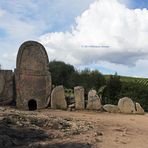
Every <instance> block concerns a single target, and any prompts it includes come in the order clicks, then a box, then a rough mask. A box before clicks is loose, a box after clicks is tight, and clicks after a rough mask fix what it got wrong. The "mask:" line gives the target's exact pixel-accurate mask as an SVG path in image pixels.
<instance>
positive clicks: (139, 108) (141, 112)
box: [135, 102, 144, 115]
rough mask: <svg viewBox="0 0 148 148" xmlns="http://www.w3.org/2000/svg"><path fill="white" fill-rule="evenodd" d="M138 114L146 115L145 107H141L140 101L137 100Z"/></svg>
mask: <svg viewBox="0 0 148 148" xmlns="http://www.w3.org/2000/svg"><path fill="white" fill-rule="evenodd" d="M135 113H136V114H139V115H144V109H143V108H142V107H141V105H140V104H139V103H137V102H136V112H135Z"/></svg>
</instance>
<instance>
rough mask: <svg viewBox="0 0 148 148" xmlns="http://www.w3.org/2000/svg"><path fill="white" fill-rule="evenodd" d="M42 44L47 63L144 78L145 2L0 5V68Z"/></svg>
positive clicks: (45, 0)
mask: <svg viewBox="0 0 148 148" xmlns="http://www.w3.org/2000/svg"><path fill="white" fill-rule="evenodd" d="M28 40H35V41H38V42H40V43H42V44H43V45H44V46H45V48H46V50H47V53H48V57H49V60H50V61H51V60H61V61H64V62H66V63H69V64H72V65H74V66H75V67H76V68H77V69H84V68H85V67H88V68H90V69H92V70H93V69H98V70H99V71H100V72H102V73H103V74H114V73H115V72H117V73H118V74H119V75H125V76H133V77H148V68H147V65H148V1H147V0H0V64H1V65H2V68H3V69H14V68H15V67H16V56H17V52H18V49H19V47H20V45H21V44H22V43H23V42H25V41H28Z"/></svg>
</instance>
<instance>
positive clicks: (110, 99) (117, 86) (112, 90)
mask: <svg viewBox="0 0 148 148" xmlns="http://www.w3.org/2000/svg"><path fill="white" fill-rule="evenodd" d="M106 85H107V88H106V93H105V98H106V100H105V101H104V102H105V103H111V104H117V102H118V98H119V94H120V90H121V86H122V83H121V81H120V76H118V75H117V73H115V75H110V78H109V79H108V80H107V82H106Z"/></svg>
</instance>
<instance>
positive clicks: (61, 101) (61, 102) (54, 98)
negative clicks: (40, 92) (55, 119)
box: [51, 85, 67, 109]
mask: <svg viewBox="0 0 148 148" xmlns="http://www.w3.org/2000/svg"><path fill="white" fill-rule="evenodd" d="M51 108H53V109H66V108H67V103H66V100H65V91H64V88H63V86H62V85H61V86H57V87H55V88H54V89H53V90H52V93H51Z"/></svg>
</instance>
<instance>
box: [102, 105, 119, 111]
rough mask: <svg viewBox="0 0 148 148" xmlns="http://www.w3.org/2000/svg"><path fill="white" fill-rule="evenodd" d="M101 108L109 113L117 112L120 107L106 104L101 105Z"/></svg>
mask: <svg viewBox="0 0 148 148" xmlns="http://www.w3.org/2000/svg"><path fill="white" fill-rule="evenodd" d="M103 109H104V110H105V111H107V112H109V113H119V112H120V109H119V107H118V106H117V105H112V104H106V105H104V106H103Z"/></svg>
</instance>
